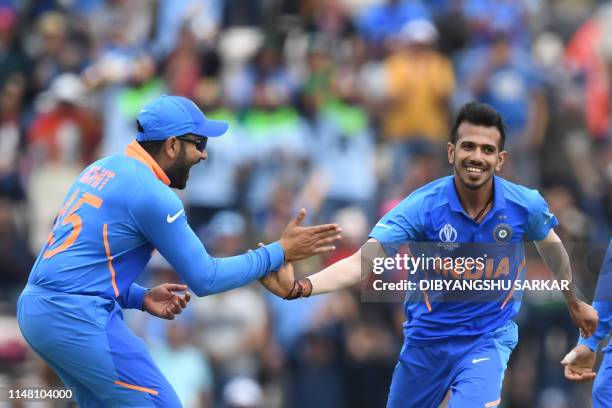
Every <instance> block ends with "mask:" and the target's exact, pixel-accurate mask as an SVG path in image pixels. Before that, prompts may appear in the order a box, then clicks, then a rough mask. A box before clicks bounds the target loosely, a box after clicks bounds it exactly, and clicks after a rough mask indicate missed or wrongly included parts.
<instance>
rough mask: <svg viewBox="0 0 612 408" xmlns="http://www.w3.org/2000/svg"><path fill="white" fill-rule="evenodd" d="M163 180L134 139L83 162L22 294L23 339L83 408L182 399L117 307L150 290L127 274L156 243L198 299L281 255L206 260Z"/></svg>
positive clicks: (243, 280)
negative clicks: (124, 146)
mask: <svg viewBox="0 0 612 408" xmlns="http://www.w3.org/2000/svg"><path fill="white" fill-rule="evenodd" d="M189 102H190V101H189ZM164 103H165V104H166V105H167V104H168V103H169V102H168V101H166V102H164ZM190 103H191V104H192V102H190ZM163 105H164V104H162V108H163V107H164V106H163ZM171 105H172V104H171ZM187 107H188V108H189V109H191V105H188V106H187ZM166 108H167V107H166ZM174 108H176V106H174ZM193 108H195V105H193ZM177 109H178V108H177ZM181 109H184V108H183V107H181ZM195 109H197V108H195ZM181 112H182V111H181ZM179 113H180V112H179ZM183 113H185V112H183ZM177 114H178V113H177ZM196 114H197V112H196ZM223 132H224V131H223ZM223 132H221V133H223ZM174 134H176V133H174ZM169 184H170V180H169V179H168V176H167V175H166V174H165V173H164V171H163V170H162V169H161V168H160V166H159V165H158V164H157V163H156V162H155V160H154V159H153V158H152V157H151V156H150V155H149V154H148V153H147V152H146V151H145V150H144V149H143V148H142V147H141V145H140V144H139V143H138V142H136V141H133V142H132V143H131V144H130V145H129V146H128V147H127V149H126V151H125V154H122V155H115V156H110V157H106V158H103V159H100V160H98V161H96V162H94V163H93V164H91V165H90V166H89V167H87V168H86V169H85V170H84V171H83V172H82V173H81V174H80V175H79V177H78V178H77V180H76V181H75V183H74V184H73V185H72V187H71V188H70V190H69V191H68V194H67V196H66V199H65V201H64V203H63V206H62V208H61V210H60V211H59V214H58V216H57V218H56V220H55V223H54V227H53V230H52V233H51V234H50V236H49V240H48V242H47V243H46V245H45V246H44V247H43V249H42V251H41V252H40V254H39V256H38V258H37V260H36V263H35V264H34V267H33V269H32V272H31V274H30V277H29V280H28V283H27V286H26V288H25V289H24V291H23V293H22V295H21V296H20V298H19V301H18V321H19V325H20V328H21V330H22V333H23V335H24V337H25V339H26V340H27V341H28V343H29V344H30V346H31V347H32V348H33V349H34V350H35V351H36V352H37V353H38V354H39V355H40V356H41V357H42V358H43V359H44V360H45V361H46V362H47V363H48V364H49V365H50V366H51V367H52V368H53V369H54V370H55V371H56V372H57V373H58V375H59V376H60V377H61V379H62V380H63V381H64V383H65V384H66V385H67V386H69V387H74V388H75V389H76V398H77V402H78V403H79V405H80V406H82V407H96V406H120V407H135V406H137V407H146V406H160V407H161V406H163V407H175V406H180V402H179V400H178V398H177V396H176V394H175V392H174V390H173V389H172V387H171V386H170V385H169V384H168V382H167V380H166V379H165V378H164V376H163V375H162V373H161V372H160V371H159V369H158V368H157V367H156V365H155V364H154V363H153V361H152V359H151V357H150V355H149V353H148V351H147V350H146V348H145V344H144V342H143V341H142V340H141V339H140V338H138V337H137V336H135V335H134V334H133V333H132V332H131V330H130V329H129V328H128V327H127V326H126V324H125V323H124V321H123V319H122V313H121V310H122V308H134V309H142V306H143V299H144V296H145V294H146V290H147V289H145V288H143V287H141V286H139V285H137V284H136V283H134V281H135V280H136V278H137V277H138V275H139V274H140V273H141V271H142V270H143V269H144V267H145V266H146V264H147V263H148V261H149V259H150V257H151V254H152V252H153V250H154V249H156V250H158V251H159V252H160V253H161V254H162V255H163V256H164V258H166V259H167V260H168V262H170V264H171V265H172V266H173V267H174V268H175V270H176V271H177V273H178V274H179V276H180V277H181V278H182V279H183V280H184V281H185V282H186V283H187V285H188V286H189V287H190V288H191V290H192V291H193V292H194V293H195V294H197V295H199V296H203V295H207V294H212V293H217V292H221V291H225V290H229V289H232V288H236V287H239V286H242V285H245V284H247V283H249V282H251V281H254V280H256V279H258V278H261V277H263V276H265V275H266V274H267V273H268V272H269V271H271V270H275V269H278V268H279V267H280V266H281V265H282V262H283V260H284V253H283V249H282V247H281V245H280V243H279V242H275V243H272V244H270V245H267V246H265V247H262V248H260V249H257V250H255V251H252V252H249V253H246V254H243V255H239V256H234V257H230V258H221V259H218V258H213V257H211V256H210V255H209V254H208V253H207V252H206V250H205V248H204V247H203V245H202V243H201V242H200V240H199V239H198V238H197V236H196V235H195V234H194V232H193V231H192V229H191V228H190V227H189V225H188V223H187V218H186V216H185V211H184V208H183V204H182V202H181V201H180V199H179V198H178V197H177V195H176V194H175V193H174V192H173V191H172V190H171V189H170V188H169V187H168V185H169Z"/></svg>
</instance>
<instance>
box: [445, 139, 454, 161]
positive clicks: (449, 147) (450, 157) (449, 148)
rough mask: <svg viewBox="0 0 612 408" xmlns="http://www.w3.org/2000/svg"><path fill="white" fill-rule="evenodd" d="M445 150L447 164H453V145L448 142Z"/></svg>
mask: <svg viewBox="0 0 612 408" xmlns="http://www.w3.org/2000/svg"><path fill="white" fill-rule="evenodd" d="M446 150H447V153H448V163H449V164H454V163H455V145H454V144H452V143H451V142H448V143H447V144H446Z"/></svg>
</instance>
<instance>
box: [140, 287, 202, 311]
mask: <svg viewBox="0 0 612 408" xmlns="http://www.w3.org/2000/svg"><path fill="white" fill-rule="evenodd" d="M186 290H187V286H186V285H180V284H175V283H164V284H161V285H158V286H155V287H153V288H151V289H150V290H149V291H148V292H147V294H146V295H145V297H144V303H143V310H144V311H146V312H148V313H150V314H152V315H153V316H157V317H161V318H162V319H167V320H172V319H174V316H176V315H177V314H180V313H181V312H182V311H183V309H184V308H186V307H187V303H188V302H189V299H191V294H190V293H189V292H185V294H184V295H181V294H179V293H176V292H182V291H186Z"/></svg>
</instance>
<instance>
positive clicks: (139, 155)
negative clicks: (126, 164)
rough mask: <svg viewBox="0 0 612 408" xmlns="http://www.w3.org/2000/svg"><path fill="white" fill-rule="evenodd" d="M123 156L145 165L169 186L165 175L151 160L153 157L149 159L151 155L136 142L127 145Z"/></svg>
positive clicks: (168, 180) (153, 160)
mask: <svg viewBox="0 0 612 408" xmlns="http://www.w3.org/2000/svg"><path fill="white" fill-rule="evenodd" d="M125 154H126V155H127V156H128V157H131V158H132V159H136V160H138V161H140V162H141V163H143V164H144V165H146V166H147V167H148V168H150V169H151V171H152V172H153V173H154V174H155V175H156V176H157V178H158V179H160V180H161V181H162V182H163V183H164V184H165V185H167V186H169V185H170V179H169V178H168V176H167V175H166V173H165V172H164V171H163V170H162V168H161V167H159V164H157V162H156V161H155V159H153V157H151V155H150V154H149V153H147V151H146V150H145V149H143V148H142V146H141V145H139V144H138V142H137V141H136V140H132V143H130V144H129V145H128V147H127V148H126V149H125Z"/></svg>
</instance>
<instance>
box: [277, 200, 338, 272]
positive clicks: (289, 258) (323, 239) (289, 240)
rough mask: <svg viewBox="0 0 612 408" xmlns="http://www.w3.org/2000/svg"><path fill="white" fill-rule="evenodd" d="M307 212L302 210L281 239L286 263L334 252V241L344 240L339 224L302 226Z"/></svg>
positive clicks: (288, 225)
mask: <svg viewBox="0 0 612 408" xmlns="http://www.w3.org/2000/svg"><path fill="white" fill-rule="evenodd" d="M305 217H306V210H305V209H304V208H302V209H301V210H300V212H299V213H298V215H297V217H295V218H294V219H293V220H291V222H289V224H287V227H286V228H285V231H283V234H282V235H281V238H280V244H281V246H282V247H283V251H284V252H285V261H286V262H293V261H299V260H300V259H304V258H308V257H310V256H313V255H316V254H322V253H324V252H329V251H333V250H334V249H336V247H335V246H333V245H331V244H332V243H333V242H334V241H336V240H338V239H340V238H342V236H341V235H340V232H342V229H341V228H340V227H339V226H338V224H323V225H314V226H311V227H304V226H302V222H303V221H304V218H305Z"/></svg>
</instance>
